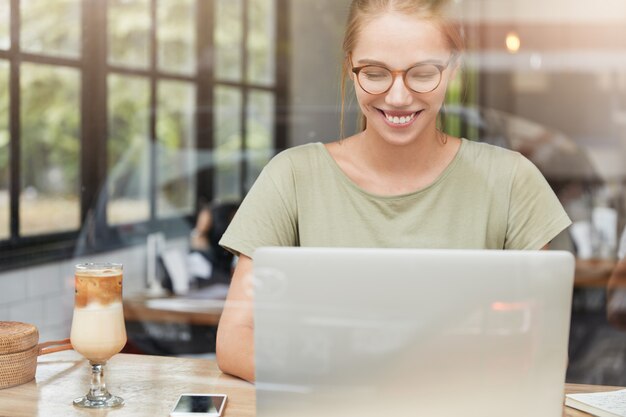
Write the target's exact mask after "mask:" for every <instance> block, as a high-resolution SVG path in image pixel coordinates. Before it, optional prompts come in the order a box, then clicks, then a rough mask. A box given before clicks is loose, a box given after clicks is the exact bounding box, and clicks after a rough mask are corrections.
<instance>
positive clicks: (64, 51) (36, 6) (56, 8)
mask: <svg viewBox="0 0 626 417" xmlns="http://www.w3.org/2000/svg"><path fill="white" fill-rule="evenodd" d="M80 16H81V2H80V0H22V1H21V2H20V25H21V26H20V27H21V34H20V46H21V48H22V50H23V51H25V52H32V53H37V54H46V55H64V56H67V57H79V56H80V46H81V44H80V39H81V19H80ZM61 22H62V23H61Z"/></svg>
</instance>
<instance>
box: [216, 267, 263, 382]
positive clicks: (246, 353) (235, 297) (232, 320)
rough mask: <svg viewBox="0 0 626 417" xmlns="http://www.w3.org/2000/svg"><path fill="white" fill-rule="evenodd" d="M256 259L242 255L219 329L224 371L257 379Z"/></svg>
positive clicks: (218, 351) (219, 353)
mask: <svg viewBox="0 0 626 417" xmlns="http://www.w3.org/2000/svg"><path fill="white" fill-rule="evenodd" d="M251 274H252V259H250V258H249V257H247V256H245V255H241V256H240V257H239V261H238V262H237V267H236V268H235V273H234V274H233V279H232V281H231V284H230V289H229V290H228V297H227V298H226V304H225V306H224V311H223V313H222V317H221V319H220V323H219V326H218V329H217V344H216V355H217V365H218V366H219V367H220V369H221V370H222V372H224V373H227V374H231V375H234V376H237V377H239V378H243V379H245V380H247V381H250V382H253V381H254V321H253V301H254V299H253V295H252V282H251V281H252V280H251Z"/></svg>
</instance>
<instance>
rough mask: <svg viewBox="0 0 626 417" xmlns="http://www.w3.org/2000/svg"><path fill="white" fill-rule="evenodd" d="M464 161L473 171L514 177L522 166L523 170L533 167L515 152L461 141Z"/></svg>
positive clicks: (487, 144) (494, 146)
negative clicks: (477, 170)
mask: <svg viewBox="0 0 626 417" xmlns="http://www.w3.org/2000/svg"><path fill="white" fill-rule="evenodd" d="M463 156H464V158H463V159H464V160H465V161H466V162H467V163H468V164H471V165H472V167H473V169H479V170H485V171H489V173H491V174H494V173H500V174H503V175H506V174H507V173H510V174H512V175H514V174H515V173H516V171H517V170H518V169H519V168H520V166H522V168H524V169H528V168H530V167H534V165H533V164H532V163H531V162H530V161H529V160H528V159H526V158H525V157H524V156H523V155H522V154H520V153H519V152H517V151H512V150H510V149H506V148H502V147H500V146H496V145H491V144H489V143H485V142H475V141H470V140H467V139H463ZM494 171H495V172H494Z"/></svg>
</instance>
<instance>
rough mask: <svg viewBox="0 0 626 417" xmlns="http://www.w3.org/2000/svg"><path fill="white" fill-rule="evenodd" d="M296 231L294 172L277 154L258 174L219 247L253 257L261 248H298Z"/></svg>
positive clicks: (283, 156)
mask: <svg viewBox="0 0 626 417" xmlns="http://www.w3.org/2000/svg"><path fill="white" fill-rule="evenodd" d="M297 230H298V228H297V205H296V189H295V177H294V172H293V169H292V165H291V162H290V160H289V158H288V157H287V156H286V155H284V154H279V155H277V156H276V157H274V158H273V159H272V160H271V161H270V162H269V163H268V164H267V165H266V166H265V168H264V169H263V171H261V174H260V175H259V177H258V178H257V180H256V182H255V183H254V185H253V186H252V188H251V189H250V191H249V192H248V194H247V195H246V197H245V198H244V200H243V202H242V203H241V206H240V207H239V209H238V210H237V213H236V214H235V216H234V217H233V220H232V221H231V223H230V225H229V226H228V229H227V230H226V232H225V233H224V235H223V236H222V239H221V240H220V242H219V243H220V245H221V246H223V247H224V248H225V249H227V250H229V251H231V252H233V253H235V254H236V255H239V254H240V253H241V254H244V255H246V256H249V257H252V254H253V253H254V250H255V249H257V248H259V247H261V246H297V244H298V236H297Z"/></svg>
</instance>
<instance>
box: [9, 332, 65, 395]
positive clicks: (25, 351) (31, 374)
mask: <svg viewBox="0 0 626 417" xmlns="http://www.w3.org/2000/svg"><path fill="white" fill-rule="evenodd" d="M38 341H39V331H38V330H37V327H35V326H33V325H32V324H28V323H21V322H17V321H0V389H3V388H9V387H13V386H15V385H20V384H24V383H26V382H28V381H31V380H32V379H33V378H35V372H36V370H37V356H38V355H44V354H46V353H52V352H58V351H60V350H68V349H71V348H72V345H71V344H70V342H69V339H65V340H59V341H53V342H47V343H41V344H37V342H38ZM53 345H62V346H57V347H54V348H49V347H48V346H53Z"/></svg>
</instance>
